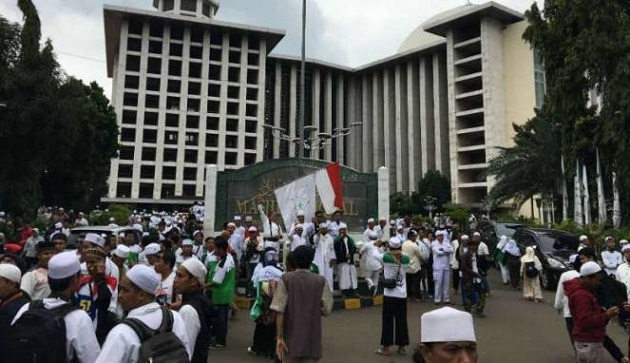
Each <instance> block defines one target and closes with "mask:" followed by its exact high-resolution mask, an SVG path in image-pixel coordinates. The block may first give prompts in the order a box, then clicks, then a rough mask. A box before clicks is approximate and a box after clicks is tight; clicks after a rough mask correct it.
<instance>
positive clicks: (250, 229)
mask: <svg viewBox="0 0 630 363" xmlns="http://www.w3.org/2000/svg"><path fill="white" fill-rule="evenodd" d="M247 231H248V232H258V229H256V227H254V226H251V227H249V228H248V229H247Z"/></svg>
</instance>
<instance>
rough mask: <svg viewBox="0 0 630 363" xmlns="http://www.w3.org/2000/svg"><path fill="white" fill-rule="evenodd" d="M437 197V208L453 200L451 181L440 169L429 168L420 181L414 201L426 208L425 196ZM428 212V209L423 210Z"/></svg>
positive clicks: (435, 203)
mask: <svg viewBox="0 0 630 363" xmlns="http://www.w3.org/2000/svg"><path fill="white" fill-rule="evenodd" d="M427 197H433V198H435V199H436V200H435V202H434V205H435V206H436V207H437V210H440V209H441V208H442V206H443V205H444V204H446V203H448V202H450V201H451V182H450V181H449V180H448V178H447V177H446V176H445V175H444V174H442V173H440V172H439V171H438V170H429V171H427V172H426V174H424V176H423V177H422V179H420V181H419V182H418V189H417V190H416V193H415V195H414V202H415V203H417V204H419V205H421V206H422V207H423V208H422V209H424V206H425V204H426V202H425V198H427ZM423 212H424V213H426V211H423Z"/></svg>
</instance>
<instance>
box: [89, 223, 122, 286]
mask: <svg viewBox="0 0 630 363" xmlns="http://www.w3.org/2000/svg"><path fill="white" fill-rule="evenodd" d="M83 244H84V248H85V251H84V255H85V252H86V251H87V249H89V248H93V247H98V248H101V249H104V248H105V238H103V237H101V236H99V235H98V234H96V233H88V234H86V235H85V239H84V243H83ZM85 259H86V260H87V255H85ZM81 271H84V272H87V273H89V271H88V270H87V268H86V266H85V262H83V263H82V264H81ZM105 273H106V274H107V276H112V277H113V278H115V279H116V281H118V282H120V270H119V269H118V266H116V264H115V263H113V262H112V260H111V259H110V258H109V257H105Z"/></svg>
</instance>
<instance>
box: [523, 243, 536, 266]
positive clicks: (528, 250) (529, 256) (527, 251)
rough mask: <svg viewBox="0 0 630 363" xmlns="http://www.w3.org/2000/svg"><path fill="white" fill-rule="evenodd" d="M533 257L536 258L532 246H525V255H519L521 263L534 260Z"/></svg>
mask: <svg viewBox="0 0 630 363" xmlns="http://www.w3.org/2000/svg"><path fill="white" fill-rule="evenodd" d="M535 258H536V252H535V251H534V248H532V247H527V248H526V249H525V255H524V256H523V257H521V262H522V263H527V262H534V259H535Z"/></svg>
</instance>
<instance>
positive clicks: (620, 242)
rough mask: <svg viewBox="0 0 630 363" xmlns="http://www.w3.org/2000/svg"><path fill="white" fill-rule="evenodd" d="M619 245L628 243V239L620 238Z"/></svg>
mask: <svg viewBox="0 0 630 363" xmlns="http://www.w3.org/2000/svg"><path fill="white" fill-rule="evenodd" d="M619 244H620V245H626V244H628V240H627V239H622V240H621V241H619Z"/></svg>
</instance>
